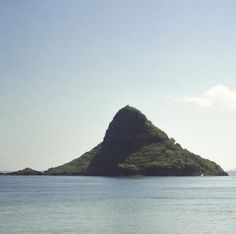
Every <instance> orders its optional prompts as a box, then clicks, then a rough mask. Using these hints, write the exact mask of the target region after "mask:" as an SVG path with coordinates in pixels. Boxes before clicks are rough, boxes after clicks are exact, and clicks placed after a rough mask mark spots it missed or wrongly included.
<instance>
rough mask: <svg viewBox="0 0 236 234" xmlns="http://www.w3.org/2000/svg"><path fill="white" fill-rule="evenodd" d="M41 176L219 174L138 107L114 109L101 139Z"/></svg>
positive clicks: (213, 165)
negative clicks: (111, 118) (183, 146)
mask: <svg viewBox="0 0 236 234" xmlns="http://www.w3.org/2000/svg"><path fill="white" fill-rule="evenodd" d="M44 174H45V175H88V176H127V175H145V176H200V175H204V176H218V175H219V176H221V175H227V173H226V172H225V171H224V170H223V169H222V168H221V167H220V166H219V165H217V164H216V163H214V162H212V161H210V160H207V159H204V158H202V157H200V156H198V155H195V154H193V153H191V152H189V151H188V150H186V149H183V148H182V147H181V146H180V144H178V143H176V142H175V140H174V139H173V138H169V137H168V136H167V134H166V133H164V132H163V131H162V130H160V129H159V128H157V127H155V126H154V125H153V124H152V123H151V122H150V121H149V120H148V119H147V118H146V117H145V115H143V114H142V113H141V112H140V111H139V110H137V109H135V108H133V107H130V106H126V107H124V108H122V109H121V110H119V111H118V113H117V114H116V115H115V117H114V118H113V120H112V122H111V123H110V125H109V128H108V129H107V131H106V134H105V137H104V139H103V142H102V143H100V144H99V145H98V146H96V147H95V148H93V149H92V150H91V151H89V152H87V153H85V154H83V155H82V156H81V157H79V158H77V159H74V160H73V161H71V162H69V163H66V164H64V165H61V166H58V167H55V168H50V169H48V170H47V171H45V172H44Z"/></svg>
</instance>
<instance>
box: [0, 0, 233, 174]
mask: <svg viewBox="0 0 236 234" xmlns="http://www.w3.org/2000/svg"><path fill="white" fill-rule="evenodd" d="M235 10H236V2H235V1H229V0H228V1H227V0H224V1H223V0H222V1H216V0H214V1H213V0H212V1H211V0H205V1H203V0H199V1H195V0H185V1H184V0H177V1H176V0H172V1H168V0H167V1H164V0H162V1H158V0H155V1H154V0H153V1H149V0H147V1H138V0H129V1H124V0H121V1H113V0H112V1H110V0H109V1H108V0H101V1H95V0H88V1H85V0H84V1H77V0H76V1H73V0H69V1H65V0H64V1H62V0H61V1H59V0H51V1H27V0H22V1H17V0H15V1H13V0H7V1H6V0H0V32H1V33H0V93H1V98H0V129H1V131H0V162H1V166H0V169H1V170H16V169H21V168H23V167H26V166H29V167H33V168H35V169H39V170H44V169H47V168H48V167H51V166H57V165H59V164H62V163H65V162H68V161H70V160H72V159H74V158H76V157H78V156H80V155H81V154H82V153H84V152H85V151H88V150H90V149H91V148H92V147H93V146H95V145H96V144H98V143H99V142H101V141H102V138H103V136H104V133H105V130H106V128H107V127H108V124H109V122H110V121H111V119H112V117H113V116H114V114H115V113H116V112H117V111H118V110H119V109H120V108H121V107H123V106H125V105H127V104H129V105H132V106H134V107H136V108H138V109H140V110H141V111H142V112H143V113H145V114H146V116H147V117H148V118H149V119H151V120H152V122H153V123H154V124H155V125H157V126H158V127H160V128H162V129H163V130H164V131H166V132H167V133H168V135H170V136H171V137H174V138H175V139H176V140H177V141H178V142H180V143H181V145H182V146H183V147H185V148H188V149H189V150H191V151H193V152H194V153H197V154H200V155H201V156H203V157H206V158H209V159H211V160H214V161H216V162H217V163H219V164H220V165H221V166H223V168H225V169H231V168H236V158H235V151H236V150H235V149H234V147H233V146H234V144H235V143H234V141H235V140H234V139H236V131H235V130H236V122H235V115H236V110H235V109H236V108H235V106H236V101H235V99H236V95H235V91H234V90H236V79H235V77H236V66H235V61H236V39H235V38H236V30H235V22H236V15H235ZM204 103H208V105H204Z"/></svg>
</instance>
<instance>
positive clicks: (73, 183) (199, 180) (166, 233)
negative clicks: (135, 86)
mask: <svg viewBox="0 0 236 234" xmlns="http://www.w3.org/2000/svg"><path fill="white" fill-rule="evenodd" d="M0 233H1V234H15V233H21V234H27V233H29V234H34V233H40V234H42V233H55V234H60V233H81V234H87V233H88V234H113V233H114V234H126V233H127V234H139V233H143V234H149V233H155V234H156V233H157V234H175V233H176V234H177V233H179V234H191V233H196V234H197V233H199V234H200V233H201V234H204V233H207V234H209V233H214V234H218V233H219V234H222V233H225V234H231V233H232V234H233V233H236V176H228V177H133V178H104V177H83V176H81V177H79V176H68V177H62V176H58V177H48V176H29V177H26V176H25V177H24V176H0Z"/></svg>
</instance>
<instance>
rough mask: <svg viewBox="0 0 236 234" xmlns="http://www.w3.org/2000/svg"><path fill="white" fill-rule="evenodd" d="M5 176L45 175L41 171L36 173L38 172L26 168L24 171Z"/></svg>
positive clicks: (9, 173)
mask: <svg viewBox="0 0 236 234" xmlns="http://www.w3.org/2000/svg"><path fill="white" fill-rule="evenodd" d="M5 175H17V176H20V175H23V176H32V175H43V173H42V172H41V171H36V170H33V169H31V168H28V167H26V168H25V169H23V170H19V171H14V172H8V173H5Z"/></svg>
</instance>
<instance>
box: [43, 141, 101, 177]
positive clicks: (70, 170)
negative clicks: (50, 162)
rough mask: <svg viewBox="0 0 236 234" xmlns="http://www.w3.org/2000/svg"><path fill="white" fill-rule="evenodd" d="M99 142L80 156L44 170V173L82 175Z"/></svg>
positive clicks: (96, 150)
mask: <svg viewBox="0 0 236 234" xmlns="http://www.w3.org/2000/svg"><path fill="white" fill-rule="evenodd" d="M100 147H101V144H99V145H97V146H96V147H94V148H93V149H92V150H90V151H89V152H86V153H85V154H83V155H82V156H81V157H79V158H76V159H74V160H72V161H71V162H69V163H66V164H64V165H61V166H58V167H54V168H49V169H48V170H47V171H45V172H44V174H46V175H84V174H85V172H86V170H87V167H88V165H89V163H90V162H91V160H92V158H93V157H94V155H95V154H96V153H97V152H98V151H99V149H100Z"/></svg>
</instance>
